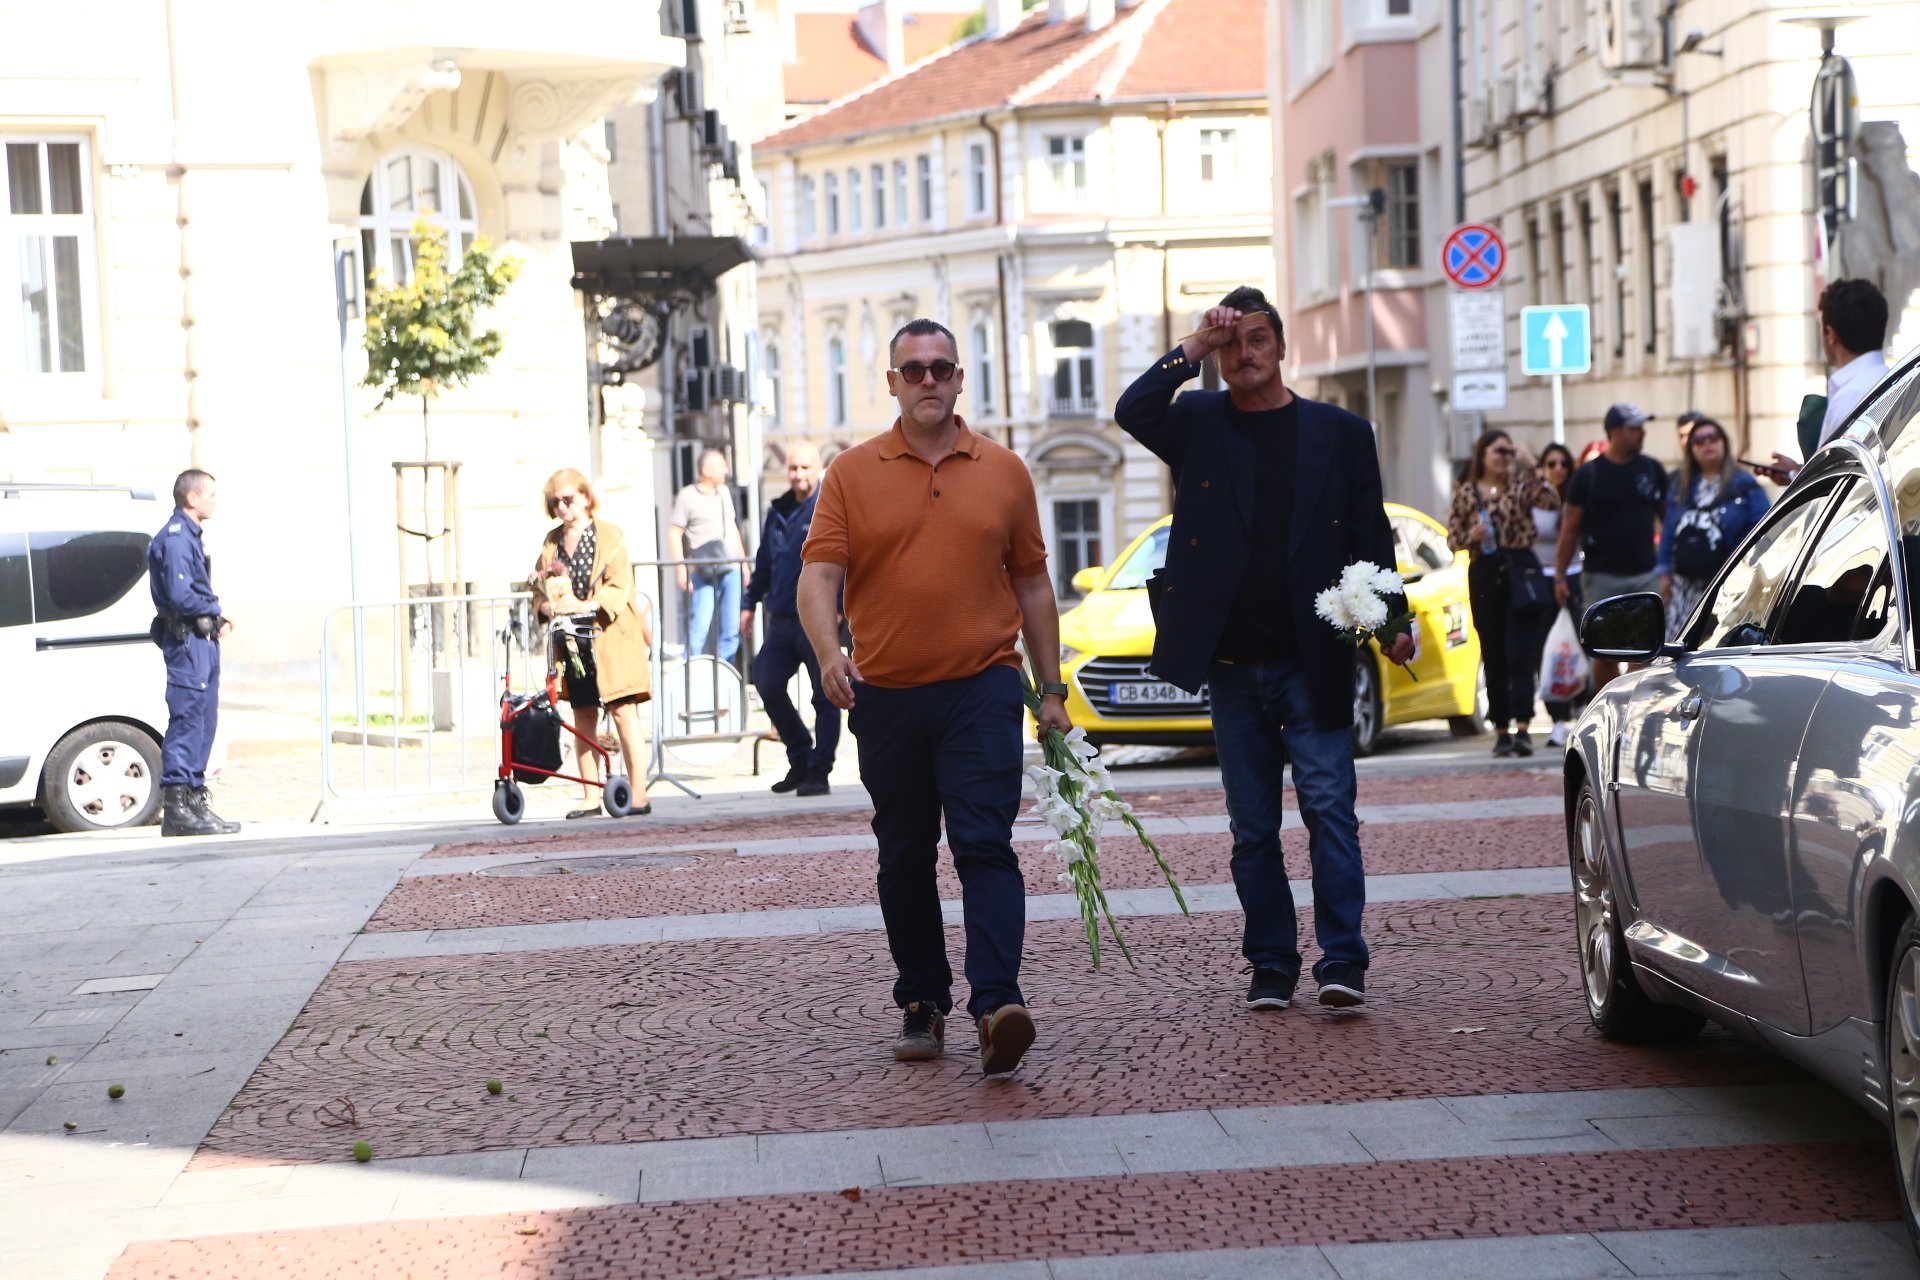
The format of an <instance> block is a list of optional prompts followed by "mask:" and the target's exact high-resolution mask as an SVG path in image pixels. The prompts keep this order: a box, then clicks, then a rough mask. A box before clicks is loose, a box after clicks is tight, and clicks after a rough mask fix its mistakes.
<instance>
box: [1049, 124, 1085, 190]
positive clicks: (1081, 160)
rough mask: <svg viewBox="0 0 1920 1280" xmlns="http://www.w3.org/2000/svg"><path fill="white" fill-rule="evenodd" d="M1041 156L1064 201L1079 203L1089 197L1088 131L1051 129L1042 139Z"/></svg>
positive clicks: (1050, 180)
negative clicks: (1064, 131)
mask: <svg viewBox="0 0 1920 1280" xmlns="http://www.w3.org/2000/svg"><path fill="white" fill-rule="evenodd" d="M1040 156H1041V159H1042V160H1043V161H1044V162H1045V163H1046V166H1047V180H1048V181H1049V182H1050V183H1051V184H1052V185H1053V193H1054V194H1055V195H1056V196H1058V197H1060V199H1061V200H1062V201H1065V202H1068V203H1073V204H1077V203H1079V202H1081V201H1083V200H1085V199H1086V197H1087V135H1086V134H1084V133H1049V134H1046V135H1044V136H1043V137H1042V138H1041V139H1040Z"/></svg>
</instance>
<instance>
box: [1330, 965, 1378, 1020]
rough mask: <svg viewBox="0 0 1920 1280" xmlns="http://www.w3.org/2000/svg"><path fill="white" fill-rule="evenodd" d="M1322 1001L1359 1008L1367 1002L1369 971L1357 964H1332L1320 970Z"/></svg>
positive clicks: (1336, 1006)
mask: <svg viewBox="0 0 1920 1280" xmlns="http://www.w3.org/2000/svg"><path fill="white" fill-rule="evenodd" d="M1319 982H1320V1003H1321V1004H1323V1005H1326V1006H1328V1007H1329V1008H1333V1009H1357V1008H1359V1007H1360V1006H1361V1005H1363V1004H1365V1003H1366V1002H1367V971H1366V970H1365V969H1362V968H1361V967H1360V966H1359V965H1357V964H1330V965H1328V966H1327V967H1326V968H1324V969H1322V970H1321V971H1320V976H1319Z"/></svg>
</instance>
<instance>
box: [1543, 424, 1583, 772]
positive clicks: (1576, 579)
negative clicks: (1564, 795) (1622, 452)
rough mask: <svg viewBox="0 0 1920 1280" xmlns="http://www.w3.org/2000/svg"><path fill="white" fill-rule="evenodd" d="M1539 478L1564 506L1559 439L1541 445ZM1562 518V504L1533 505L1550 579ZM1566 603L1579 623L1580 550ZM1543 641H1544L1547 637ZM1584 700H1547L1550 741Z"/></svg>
mask: <svg viewBox="0 0 1920 1280" xmlns="http://www.w3.org/2000/svg"><path fill="white" fill-rule="evenodd" d="M1540 478H1541V479H1542V480H1544V481H1546V483H1547V487H1548V488H1549V489H1552V490H1553V491H1554V493H1556V494H1558V495H1559V498H1560V501H1561V504H1562V505H1563V506H1564V505H1565V503H1566V500H1567V482H1568V481H1569V480H1572V479H1573V450H1571V449H1569V448H1567V446H1565V445H1563V444H1561V443H1560V442H1559V441H1557V440H1556V441H1555V442H1554V443H1552V444H1550V445H1548V446H1547V447H1546V448H1544V449H1542V450H1541V451H1540ZM1560 518H1561V512H1560V509H1559V508H1552V509H1543V508H1540V507H1535V508H1534V509H1533V530H1534V539H1533V554H1534V555H1535V556H1537V557H1539V559H1540V571H1541V572H1542V573H1544V574H1546V576H1547V578H1548V579H1549V580H1551V579H1552V578H1553V558H1554V553H1555V550H1556V548H1558V547H1559V545H1560ZM1566 607H1567V609H1568V611H1569V612H1571V613H1572V614H1573V620H1574V623H1575V624H1576V625H1577V624H1578V623H1579V621H1580V615H1581V613H1582V612H1583V611H1584V607H1585V606H1584V603H1583V601H1582V599H1581V596H1580V553H1579V552H1578V551H1577V550H1576V551H1575V552H1574V557H1573V563H1572V564H1570V565H1568V566H1567V605H1566ZM1541 643H1542V644H1543V645H1544V644H1545V641H1544V640H1543V641H1542V642H1541ZM1584 701H1585V697H1584V695H1583V696H1582V697H1581V698H1579V699H1571V700H1568V701H1566V702H1549V703H1547V715H1548V717H1549V718H1550V719H1552V721H1553V728H1552V730H1551V731H1549V732H1548V734H1547V743H1548V745H1550V746H1555V747H1564V746H1566V745H1567V727H1568V725H1569V723H1570V722H1571V721H1572V720H1573V717H1574V716H1575V715H1576V714H1578V712H1579V710H1580V706H1581V704H1582V703H1584Z"/></svg>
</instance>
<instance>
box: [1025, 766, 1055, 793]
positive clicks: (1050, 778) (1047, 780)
mask: <svg viewBox="0 0 1920 1280" xmlns="http://www.w3.org/2000/svg"><path fill="white" fill-rule="evenodd" d="M1027 777H1029V778H1031V779H1032V780H1033V789H1034V790H1035V791H1037V792H1038V793H1040V794H1041V795H1043V796H1045V795H1051V794H1053V793H1054V792H1055V791H1058V790H1059V789H1060V786H1059V784H1060V771H1059V770H1058V769H1049V768H1047V766H1046V765H1043V764H1030V765H1028V766H1027Z"/></svg>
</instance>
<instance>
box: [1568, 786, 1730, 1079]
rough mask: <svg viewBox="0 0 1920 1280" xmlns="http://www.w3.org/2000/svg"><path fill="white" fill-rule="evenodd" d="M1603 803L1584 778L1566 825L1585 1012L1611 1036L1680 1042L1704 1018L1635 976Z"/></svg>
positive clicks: (1600, 1029) (1618, 1038)
mask: <svg viewBox="0 0 1920 1280" xmlns="http://www.w3.org/2000/svg"><path fill="white" fill-rule="evenodd" d="M1601 822H1602V816H1601V812H1600V802H1599V800H1598V798H1597V797H1596V796H1595V795H1594V791H1593V781H1592V779H1583V780H1582V781H1581V783H1580V793H1579V795H1578V796H1577V797H1576V798H1575V800H1574V803H1573V815H1572V820H1571V821H1570V822H1569V823H1568V824H1567V845H1568V854H1569V858H1570V861H1571V862H1572V866H1573V914H1574V923H1575V927H1576V928H1577V929H1578V930H1579V940H1580V974H1581V979H1582V983H1583V985H1584V986H1585V988H1586V996H1587V1016H1588V1017H1589V1018H1591V1019H1593V1025H1594V1027H1595V1028H1597V1029H1598V1030H1599V1032H1600V1034H1601V1035H1603V1036H1605V1037H1606V1038H1607V1039H1609V1040H1625V1041H1669V1042H1671V1041H1677V1040H1686V1039H1688V1038H1690V1037H1691V1036H1693V1035H1694V1034H1696V1033H1697V1032H1698V1031H1699V1030H1700V1028H1701V1026H1702V1025H1704V1024H1705V1022H1706V1019H1705V1018H1702V1017H1701V1016H1700V1015H1699V1014H1697V1013H1693V1012H1691V1011H1689V1010H1686V1009H1676V1008H1674V1007H1673V1006H1672V1005H1664V1004H1656V1003H1655V1002H1654V1001H1652V1000H1650V999H1648V997H1647V993H1646V992H1645V991H1642V990H1641V989H1640V984H1639V982H1638V981H1636V980H1635V979H1634V976H1633V966H1632V964H1631V963H1630V962H1629V961H1628V959H1627V934H1626V929H1625V927H1624V926H1623V925H1622V924H1621V923H1620V911H1619V907H1618V904H1617V903H1616V901H1615V899H1614V891H1613V879H1612V877H1611V875H1610V874H1609V872H1608V867H1607V853H1606V842H1605V838H1604V837H1603V835H1602V833H1601Z"/></svg>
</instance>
